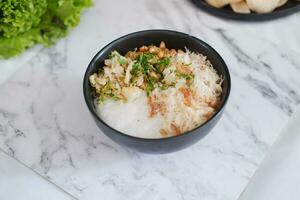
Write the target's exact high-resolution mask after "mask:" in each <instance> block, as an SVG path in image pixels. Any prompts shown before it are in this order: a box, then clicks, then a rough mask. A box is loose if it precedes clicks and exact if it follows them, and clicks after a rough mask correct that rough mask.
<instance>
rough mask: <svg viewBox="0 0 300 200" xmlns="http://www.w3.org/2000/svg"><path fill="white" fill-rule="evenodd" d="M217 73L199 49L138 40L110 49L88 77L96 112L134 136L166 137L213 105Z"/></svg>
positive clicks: (195, 122) (198, 120) (218, 88)
mask: <svg viewBox="0 0 300 200" xmlns="http://www.w3.org/2000/svg"><path fill="white" fill-rule="evenodd" d="M222 82H223V77H222V76H221V75H218V73H217V71H216V70H215V69H214V66H213V65H212V64H211V62H210V60H209V59H208V58H207V57H206V56H205V55H202V54H201V52H192V51H190V50H189V49H188V48H187V47H186V48H184V49H173V48H168V44H167V43H165V42H164V41H161V42H160V44H159V45H157V46H156V45H154V44H153V45H142V46H138V47H136V48H135V49H131V50H130V51H128V52H127V53H125V54H121V53H119V52H118V51H117V50H114V51H111V52H110V54H109V55H108V56H107V58H106V59H105V60H104V63H103V66H99V69H98V71H97V72H95V73H93V74H91V75H90V76H89V83H90V86H91V87H92V93H93V96H94V99H95V100H94V104H95V107H96V110H97V115H98V116H99V117H100V118H101V119H102V120H103V121H104V122H105V123H106V124H108V125H109V126H111V127H113V128H114V129H116V130H118V131H120V132H122V133H124V134H127V135H131V136H134V137H139V138H166V137H172V136H177V135H181V134H184V133H185V132H187V131H190V130H193V129H195V128H196V127H199V126H201V125H202V124H203V123H205V122H206V121H207V120H209V118H210V117H211V116H212V115H213V114H214V113H215V112H216V110H218V108H219V105H220V97H221V94H222Z"/></svg>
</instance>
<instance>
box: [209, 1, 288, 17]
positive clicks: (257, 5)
mask: <svg viewBox="0 0 300 200" xmlns="http://www.w3.org/2000/svg"><path fill="white" fill-rule="evenodd" d="M205 1H206V2H207V3H208V4H209V5H211V6H213V7H215V8H223V7H224V6H227V5H230V7H231V8H232V10H233V11H234V12H236V13H243V14H249V13H251V11H253V12H256V13H270V12H272V11H274V10H275V9H276V8H278V7H281V6H283V5H285V4H286V3H287V2H288V0H205Z"/></svg>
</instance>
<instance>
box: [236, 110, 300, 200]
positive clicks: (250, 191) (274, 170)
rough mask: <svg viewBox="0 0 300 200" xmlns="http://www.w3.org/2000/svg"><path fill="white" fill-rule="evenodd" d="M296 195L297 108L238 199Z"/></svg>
mask: <svg viewBox="0 0 300 200" xmlns="http://www.w3.org/2000/svg"><path fill="white" fill-rule="evenodd" d="M266 123H267V122H266ZM299 199H300V108H298V109H297V110H296V112H295V113H294V114H293V117H292V118H291V121H290V122H289V124H288V125H287V127H286V128H285V129H284V130H283V132H282V134H281V136H280V137H279V138H278V140H277V142H276V143H275V144H274V145H273V147H272V148H271V150H270V154H269V155H267V157H266V158H265V160H264V161H263V163H262V165H261V166H260V167H259V168H258V170H257V172H256V173H255V175H254V176H253V178H252V180H251V181H250V183H249V184H248V186H247V187H246V189H245V191H244V192H243V193H242V195H241V197H240V198H239V200H299Z"/></svg>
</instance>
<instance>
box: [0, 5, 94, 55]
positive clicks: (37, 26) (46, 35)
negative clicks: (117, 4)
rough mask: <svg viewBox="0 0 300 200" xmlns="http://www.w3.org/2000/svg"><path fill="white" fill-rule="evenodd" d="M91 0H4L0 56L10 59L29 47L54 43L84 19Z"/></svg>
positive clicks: (0, 22) (0, 21) (0, 7)
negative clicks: (83, 15)
mask: <svg viewBox="0 0 300 200" xmlns="http://www.w3.org/2000/svg"><path fill="white" fill-rule="evenodd" d="M91 4H92V2H91V0H7V1H0V58H9V57H12V56H15V55H18V54H20V53H22V52H23V51H24V50H26V49H27V48H29V47H31V46H33V45H35V44H42V45H44V46H47V47H48V46H51V45H52V44H54V43H55V42H56V41H58V40H59V39H60V38H63V37H65V36H66V35H67V34H68V32H69V30H70V29H71V28H74V27H75V26H76V25H78V23H79V22H80V14H81V12H82V10H83V9H84V8H86V7H88V6H91Z"/></svg>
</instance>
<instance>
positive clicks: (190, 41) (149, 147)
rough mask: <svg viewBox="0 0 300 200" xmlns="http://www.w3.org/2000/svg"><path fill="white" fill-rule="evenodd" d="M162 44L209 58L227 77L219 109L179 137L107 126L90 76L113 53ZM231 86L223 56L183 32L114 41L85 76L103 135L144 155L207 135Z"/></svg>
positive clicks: (90, 105) (138, 35)
mask: <svg viewBox="0 0 300 200" xmlns="http://www.w3.org/2000/svg"><path fill="white" fill-rule="evenodd" d="M160 41H164V42H165V43H166V45H167V47H168V48H174V49H184V48H185V47H187V48H188V49H190V50H191V51H194V52H200V53H202V54H204V55H206V56H207V57H208V59H209V60H210V61H211V63H212V64H213V66H214V68H215V69H216V70H217V71H218V73H219V74H220V75H222V76H223V77H224V83H223V94H222V102H221V106H220V109H219V110H218V111H217V112H216V113H215V114H214V116H213V117H212V118H211V119H210V120H209V121H207V122H206V123H205V124H203V125H202V126H200V127H198V128H195V129H194V130H192V131H189V132H187V133H185V134H182V135H179V136H175V137H170V138H162V139H144V138H137V137H132V136H129V135H126V134H123V133H121V132H119V131H117V130H115V129H113V128H112V127H110V126H109V125H107V124H106V123H105V122H103V121H102V120H101V119H100V118H99V117H98V116H97V112H96V109H95V105H94V99H93V97H92V95H91V88H90V85H89V80H88V77H89V76H90V75H91V74H93V73H95V72H97V69H99V67H101V66H103V61H104V60H105V59H106V58H107V56H108V55H109V53H110V52H111V51H113V50H117V51H119V52H120V53H121V54H125V53H126V52H127V51H129V50H133V49H134V48H136V47H139V46H142V45H150V44H155V45H158V44H159V43H160ZM230 87H231V83H230V75H229V71H228V68H227V66H226V64H225V62H224V61H223V59H222V58H221V57H220V55H219V54H218V53H217V52H216V51H215V50H214V49H213V48H212V47H210V46H209V45H207V44H206V43H204V42H203V41H201V40H199V39H197V38H195V37H193V36H190V35H187V34H184V33H180V32H175V31H169V30H148V31H140V32H136V33H132V34H129V35H126V36H123V37H121V38H119V39H117V40H115V41H113V42H111V43H110V44H108V45H107V46H106V47H104V48H103V49H102V50H101V51H99V52H98V53H97V54H96V56H95V57H94V58H93V59H92V61H91V63H90V64H89V66H88V69H87V71H86V73H85V77H84V83H83V92H84V98H85V101H86V103H87V106H88V108H89V110H90V112H91V113H92V116H93V117H94V120H95V122H96V124H97V125H98V127H99V128H100V129H101V130H102V131H103V133H105V134H106V135H107V136H108V137H110V138H111V139H112V140H114V141H116V142H117V143H119V144H122V145H125V146H127V147H130V148H133V149H136V150H137V151H141V152H145V153H168V152H173V151H177V150H180V149H183V148H185V147H187V146H190V145H191V144H193V143H195V142H197V141H198V140H200V139H201V138H203V137H204V136H205V135H206V134H208V132H209V131H210V130H211V129H212V128H213V127H214V126H215V125H216V123H217V122H218V121H219V119H220V117H221V115H222V112H223V110H224V107H225V104H226V102H227V99H228V97H229V93H230ZM128 115H130V113H128Z"/></svg>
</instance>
